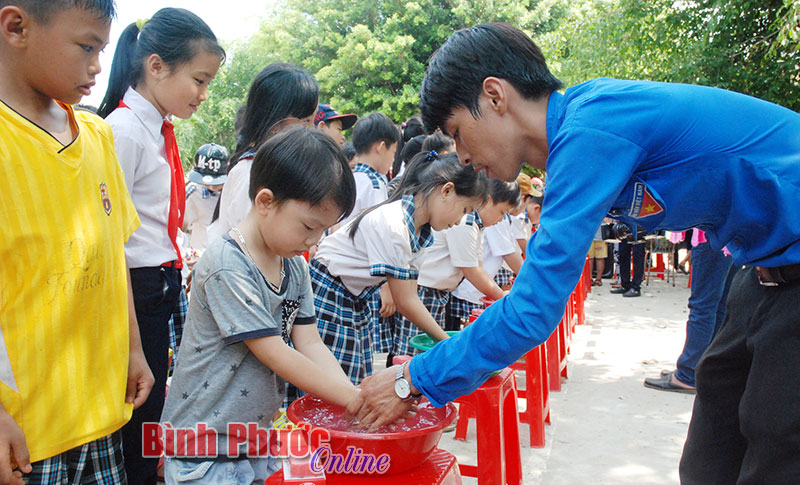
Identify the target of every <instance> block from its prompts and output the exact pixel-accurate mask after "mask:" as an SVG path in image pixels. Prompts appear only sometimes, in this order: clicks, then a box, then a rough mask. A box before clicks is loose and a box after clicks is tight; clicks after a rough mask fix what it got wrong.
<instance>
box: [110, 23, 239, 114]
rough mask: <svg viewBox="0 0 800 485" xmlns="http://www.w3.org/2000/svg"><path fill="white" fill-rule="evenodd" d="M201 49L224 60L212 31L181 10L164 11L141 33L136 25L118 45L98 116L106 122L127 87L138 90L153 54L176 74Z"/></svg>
mask: <svg viewBox="0 0 800 485" xmlns="http://www.w3.org/2000/svg"><path fill="white" fill-rule="evenodd" d="M201 49H202V50H205V51H206V52H208V53H210V54H217V55H219V58H220V61H224V60H225V50H224V49H223V48H222V46H220V45H219V42H217V37H216V36H215V35H214V32H212V31H211V28H209V26H208V25H207V24H206V23H205V22H204V21H203V19H201V18H200V17H198V16H197V15H195V14H193V13H192V12H190V11H188V10H185V9H182V8H162V9H161V10H159V11H158V12H156V13H155V14H154V15H153V17H152V18H151V19H150V20H148V21H147V23H145V24H144V26H143V27H142V29H141V31H140V30H139V27H138V26H137V24H136V22H134V23H132V24H130V25H128V26H127V27H125V30H123V31H122V35H120V37H119V41H118V42H117V50H116V52H114V61H113V62H112V64H111V74H110V75H109V79H108V90H107V91H106V96H105V98H103V102H102V103H101V104H100V108H99V109H98V114H99V115H100V116H102V117H103V118H105V117H106V116H108V115H109V114H111V112H112V111H114V110H115V109H117V107H118V106H119V102H120V100H122V97H123V96H124V95H125V91H127V89H128V87H130V86H133V87H134V88H135V87H136V86H137V85H138V84H139V83H140V82H141V81H142V79H143V78H144V64H145V61H146V60H147V58H149V57H150V56H151V55H152V54H157V55H158V56H159V57H160V58H161V60H163V61H164V63H165V64H166V65H167V66H168V67H169V68H170V69H171V70H173V71H174V70H175V69H177V68H179V67H180V66H182V65H183V64H186V63H187V62H190V61H191V60H192V58H194V56H195V55H197V53H198V52H200V50H201Z"/></svg>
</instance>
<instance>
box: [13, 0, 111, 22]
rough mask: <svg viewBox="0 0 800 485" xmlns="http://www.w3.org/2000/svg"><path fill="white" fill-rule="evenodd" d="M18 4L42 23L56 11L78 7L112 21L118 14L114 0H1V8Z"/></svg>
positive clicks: (48, 19)
mask: <svg viewBox="0 0 800 485" xmlns="http://www.w3.org/2000/svg"><path fill="white" fill-rule="evenodd" d="M9 5H16V6H18V7H20V8H21V9H23V10H25V11H26V12H28V13H29V14H31V16H32V17H33V19H34V20H36V21H37V22H39V23H41V24H45V23H47V22H48V21H50V18H51V17H52V15H53V14H54V13H57V12H60V11H62V10H68V9H70V8H78V9H81V10H88V11H89V12H93V13H96V14H97V16H98V18H101V19H103V20H108V21H111V20H113V19H114V17H116V16H117V6H116V5H115V2H114V0H0V8H3V7H8V6H9Z"/></svg>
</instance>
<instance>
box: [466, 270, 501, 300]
mask: <svg viewBox="0 0 800 485" xmlns="http://www.w3.org/2000/svg"><path fill="white" fill-rule="evenodd" d="M459 269H460V270H461V272H463V273H464V277H465V278H467V280H468V281H469V282H470V283H472V285H473V286H474V287H475V288H476V289H477V290H478V291H480V292H481V293H483V294H484V295H486V296H488V297H489V298H491V299H493V300H499V299H500V298H503V297H504V296H505V294H506V292H505V291H503V289H502V288H500V287H499V286H497V283H495V281H494V279H492V277H491V276H489V273H487V272H486V270H485V269H483V265H482V264H480V263H478V266H474V267H472V268H459Z"/></svg>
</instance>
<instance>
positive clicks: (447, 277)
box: [417, 211, 483, 291]
mask: <svg viewBox="0 0 800 485" xmlns="http://www.w3.org/2000/svg"><path fill="white" fill-rule="evenodd" d="M482 253H483V221H481V216H480V215H479V214H478V212H477V211H473V212H470V213H469V214H467V215H465V216H464V217H463V218H461V222H460V223H459V224H458V225H456V226H453V227H451V228H450V229H447V230H444V231H433V244H432V245H431V247H430V249H428V251H427V253H426V255H425V261H424V262H423V263H422V268H421V269H420V271H419V279H418V280H417V281H418V283H419V284H420V286H427V287H428V288H434V289H437V290H445V291H453V290H455V289H456V288H457V287H458V285H459V283H461V280H463V279H464V272H463V271H461V268H475V267H477V266H478V262H479V261H480V259H481V255H482Z"/></svg>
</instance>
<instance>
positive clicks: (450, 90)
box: [419, 22, 563, 135]
mask: <svg viewBox="0 0 800 485" xmlns="http://www.w3.org/2000/svg"><path fill="white" fill-rule="evenodd" d="M487 77H497V78H500V79H505V80H506V81H508V82H509V83H511V85H512V86H514V88H515V89H516V90H517V91H519V92H520V94H521V95H522V96H523V97H524V98H526V99H530V100H535V99H539V98H541V97H542V96H546V95H548V94H550V93H551V92H553V91H558V90H559V89H561V88H562V87H563V84H562V83H561V81H559V80H558V79H557V78H556V77H555V76H553V74H552V73H551V72H550V70H549V69H548V68H547V64H546V63H545V59H544V55H543V54H542V51H541V50H540V49H539V47H538V46H537V45H536V44H534V43H533V41H532V40H531V38H530V37H528V35H527V34H525V33H524V32H522V31H521V30H519V29H517V28H516V27H513V26H511V25H509V24H506V23H501V22H496V23H489V24H481V25H476V26H474V27H470V28H468V29H462V30H459V31H457V32H455V33H454V34H453V35H451V36H450V38H449V39H447V41H446V42H445V43H444V44H443V45H442V46H441V47H440V48H439V49H438V50H437V51H436V52H434V53H433V56H432V57H431V60H430V63H429V65H428V71H427V73H426V74H425V79H424V80H423V81H422V89H421V90H420V104H419V105H420V111H421V112H422V120H423V122H424V123H425V126H426V128H427V129H428V131H430V132H432V131H433V130H435V129H437V128H440V129H442V130H443V129H444V124H445V122H446V121H447V120H448V119H449V118H450V116H452V114H453V110H455V109H457V108H461V107H466V108H467V109H469V111H470V113H472V116H474V117H475V118H476V119H477V118H478V117H480V115H481V112H480V107H479V106H478V98H479V97H480V94H481V92H482V90H483V81H484V80H485V79H486V78H487ZM445 133H446V132H445ZM447 134H448V135H452V133H447Z"/></svg>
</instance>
